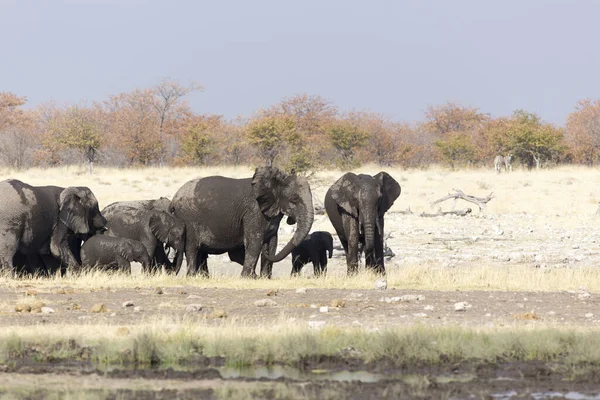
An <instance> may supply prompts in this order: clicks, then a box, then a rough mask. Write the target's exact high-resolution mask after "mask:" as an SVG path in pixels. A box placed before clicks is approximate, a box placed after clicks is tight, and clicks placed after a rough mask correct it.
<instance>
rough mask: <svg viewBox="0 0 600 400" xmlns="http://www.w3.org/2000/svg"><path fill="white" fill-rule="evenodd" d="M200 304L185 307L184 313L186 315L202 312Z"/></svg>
mask: <svg viewBox="0 0 600 400" xmlns="http://www.w3.org/2000/svg"><path fill="white" fill-rule="evenodd" d="M202 308H203V306H202V304H188V305H187V306H185V312H186V313H194V312H200V311H202Z"/></svg>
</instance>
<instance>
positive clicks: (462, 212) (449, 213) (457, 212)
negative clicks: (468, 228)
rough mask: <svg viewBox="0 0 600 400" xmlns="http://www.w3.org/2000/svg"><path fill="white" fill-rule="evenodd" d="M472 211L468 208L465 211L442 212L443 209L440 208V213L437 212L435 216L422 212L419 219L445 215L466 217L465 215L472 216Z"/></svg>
mask: <svg viewBox="0 0 600 400" xmlns="http://www.w3.org/2000/svg"><path fill="white" fill-rule="evenodd" d="M471 211H472V210H471V209H470V208H466V209H464V210H454V211H442V209H441V208H440V209H439V210H438V212H436V213H434V214H430V213H426V212H422V213H421V214H419V217H443V216H444V215H458V216H459V217H464V216H465V215H468V214H470V213H471Z"/></svg>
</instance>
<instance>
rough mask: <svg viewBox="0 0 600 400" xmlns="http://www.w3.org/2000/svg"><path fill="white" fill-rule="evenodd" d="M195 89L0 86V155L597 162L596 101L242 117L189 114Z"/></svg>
mask: <svg viewBox="0 0 600 400" xmlns="http://www.w3.org/2000/svg"><path fill="white" fill-rule="evenodd" d="M202 90H203V88H202V86H200V85H199V84H196V83H190V84H189V85H181V84H179V83H178V82H176V81H173V80H170V79H165V80H163V81H161V82H159V83H158V84H157V85H155V86H153V87H150V88H147V89H143V88H139V89H134V90H132V91H130V92H125V93H118V94H114V95H111V96H108V98H106V99H105V100H103V101H99V102H94V103H92V104H83V103H81V104H67V105H56V104H53V103H45V104H40V105H38V106H37V107H35V108H34V109H26V108H25V107H24V106H25V105H26V102H27V98H26V97H24V96H21V95H17V94H14V93H10V92H0V164H2V165H7V166H11V167H14V168H26V167H28V166H32V165H36V164H39V165H60V164H70V163H82V162H84V163H87V164H88V165H89V167H90V172H93V166H94V163H100V164H103V165H116V166H134V165H214V164H233V165H238V164H251V165H265V164H266V165H277V166H279V167H281V168H283V169H285V170H288V171H291V170H294V171H296V172H298V173H308V172H311V171H315V170H318V169H324V168H330V167H332V166H338V167H341V168H343V169H349V168H353V167H356V166H358V165H360V164H364V163H376V164H379V165H381V166H382V167H390V166H397V165H400V166H403V167H406V168H418V167H424V166H427V165H431V164H439V163H441V164H446V165H448V166H451V167H452V168H462V167H469V166H486V167H490V168H491V166H492V160H493V158H494V157H495V156H496V155H497V154H503V155H505V154H508V153H512V154H513V155H514V162H513V163H514V164H515V165H516V166H517V167H518V165H522V166H524V167H526V168H533V167H536V168H543V167H547V166H551V165H555V164H557V163H561V162H573V163H580V164H586V165H596V164H598V163H599V162H600V100H590V99H586V100H582V101H580V102H579V103H578V104H576V105H575V109H574V111H573V112H572V113H571V114H570V115H569V116H568V118H567V121H566V124H565V126H564V128H563V127H558V126H554V125H552V124H548V123H546V122H544V121H542V120H541V119H540V118H539V117H538V116H537V115H536V114H535V113H533V112H530V111H524V110H517V111H515V112H514V113H513V114H512V115H508V116H496V117H493V116H491V115H489V114H486V113H484V112H482V111H480V110H479V109H478V108H476V107H470V106H464V105H460V104H456V103H446V104H440V105H435V106H431V107H429V108H428V109H427V111H426V112H425V114H424V115H423V120H422V121H420V122H414V123H407V122H404V121H398V120H394V119H393V118H391V117H389V116H386V115H383V114H380V113H377V112H375V111H360V110H359V111H357V110H352V111H348V110H340V109H339V108H338V107H337V106H336V105H335V104H333V103H332V102H331V101H330V100H328V99H325V98H323V97H321V96H318V95H309V94H297V95H294V96H291V97H286V98H284V99H282V100H281V101H280V102H279V103H276V104H273V105H272V106H269V107H266V108H264V109H261V110H259V111H257V112H256V113H255V114H253V115H252V116H249V117H243V116H242V117H238V118H237V119H235V120H227V119H226V118H224V117H223V116H221V115H215V114H197V113H195V112H194V111H193V110H192V109H191V108H190V107H189V106H188V104H187V98H188V97H189V96H190V95H191V94H193V93H194V92H200V91H202Z"/></svg>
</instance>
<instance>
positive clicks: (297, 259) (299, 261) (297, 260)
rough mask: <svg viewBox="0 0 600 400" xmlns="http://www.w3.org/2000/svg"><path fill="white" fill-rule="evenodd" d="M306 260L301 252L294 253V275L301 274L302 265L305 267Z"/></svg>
mask: <svg viewBox="0 0 600 400" xmlns="http://www.w3.org/2000/svg"><path fill="white" fill-rule="evenodd" d="M304 262H305V260H304V259H303V258H302V256H301V255H300V254H292V273H291V275H292V276H299V275H300V271H302V267H304Z"/></svg>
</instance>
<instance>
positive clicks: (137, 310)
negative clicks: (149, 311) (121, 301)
mask: <svg viewBox="0 0 600 400" xmlns="http://www.w3.org/2000/svg"><path fill="white" fill-rule="evenodd" d="M140 311H142V307H140V306H135V307H133V312H140Z"/></svg>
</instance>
